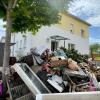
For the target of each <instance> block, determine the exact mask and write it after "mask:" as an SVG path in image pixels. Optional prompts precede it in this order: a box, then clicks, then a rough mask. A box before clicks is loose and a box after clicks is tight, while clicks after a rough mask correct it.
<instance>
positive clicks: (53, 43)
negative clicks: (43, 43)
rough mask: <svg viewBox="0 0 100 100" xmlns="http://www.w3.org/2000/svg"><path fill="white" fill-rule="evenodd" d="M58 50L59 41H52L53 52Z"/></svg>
mask: <svg viewBox="0 0 100 100" xmlns="http://www.w3.org/2000/svg"><path fill="white" fill-rule="evenodd" d="M57 48H58V42H57V41H51V50H52V51H54V50H57Z"/></svg>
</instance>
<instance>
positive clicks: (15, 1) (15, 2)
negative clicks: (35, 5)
mask: <svg viewBox="0 0 100 100" xmlns="http://www.w3.org/2000/svg"><path fill="white" fill-rule="evenodd" d="M17 1H18V0H14V3H13V8H15V6H16V4H17Z"/></svg>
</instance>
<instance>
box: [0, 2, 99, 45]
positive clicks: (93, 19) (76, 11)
mask: <svg viewBox="0 0 100 100" xmlns="http://www.w3.org/2000/svg"><path fill="white" fill-rule="evenodd" d="M68 11H69V12H70V13H72V14H73V15H75V16H78V17H79V18H81V19H83V20H85V21H87V22H89V23H90V24H91V25H92V26H91V27H90V29H89V33H90V38H89V42H90V44H92V43H100V0H73V2H71V3H70V4H69V9H68ZM4 33H5V32H4V29H3V21H2V20H0V37H1V36H4Z"/></svg>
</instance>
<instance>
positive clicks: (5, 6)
mask: <svg viewBox="0 0 100 100" xmlns="http://www.w3.org/2000/svg"><path fill="white" fill-rule="evenodd" d="M1 3H2V4H3V6H4V8H5V9H7V5H6V4H5V3H4V1H3V0H1Z"/></svg>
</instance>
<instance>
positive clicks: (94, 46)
mask: <svg viewBox="0 0 100 100" xmlns="http://www.w3.org/2000/svg"><path fill="white" fill-rule="evenodd" d="M98 49H100V44H98V43H95V44H91V45H90V50H91V51H92V53H96V52H97V51H98Z"/></svg>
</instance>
